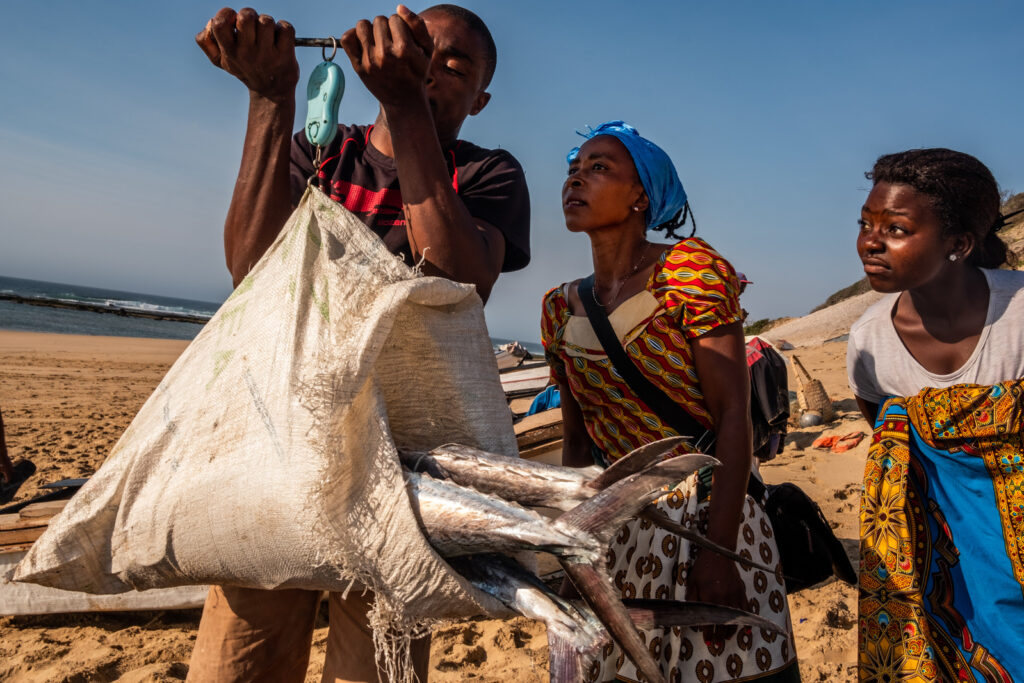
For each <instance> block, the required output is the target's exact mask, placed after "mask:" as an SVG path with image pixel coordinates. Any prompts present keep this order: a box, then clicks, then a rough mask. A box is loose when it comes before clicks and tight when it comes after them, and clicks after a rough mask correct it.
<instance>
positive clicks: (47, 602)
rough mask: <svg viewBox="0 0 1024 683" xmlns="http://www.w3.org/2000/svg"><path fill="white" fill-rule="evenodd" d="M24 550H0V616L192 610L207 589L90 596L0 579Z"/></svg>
mask: <svg viewBox="0 0 1024 683" xmlns="http://www.w3.org/2000/svg"><path fill="white" fill-rule="evenodd" d="M26 552H27V550H25V551H21V552H16V553H0V616H18V615H28V614H66V613H68V612H125V611H133V610H164V609H193V608H196V607H202V606H203V602H205V600H206V593H207V591H209V586H178V587H175V588H156V589H153V590H148V591H128V592H127V593H119V594H117V595H92V594H90V593H79V592H77V591H65V590H60V589H57V588H49V587H47V586H37V585H36V584H33V583H20V582H16V581H7V580H6V579H4V578H2V577H4V576H6V575H7V573H8V572H9V571H10V570H12V569H14V566H15V565H16V564H18V562H20V561H21V558H23V557H24V556H25V553H26Z"/></svg>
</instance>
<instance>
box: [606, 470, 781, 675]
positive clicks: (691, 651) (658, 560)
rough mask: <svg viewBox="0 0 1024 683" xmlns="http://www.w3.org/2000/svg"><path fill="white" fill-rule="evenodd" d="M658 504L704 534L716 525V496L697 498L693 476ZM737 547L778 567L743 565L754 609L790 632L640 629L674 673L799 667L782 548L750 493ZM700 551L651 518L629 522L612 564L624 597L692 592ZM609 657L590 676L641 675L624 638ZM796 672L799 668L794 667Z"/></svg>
mask: <svg viewBox="0 0 1024 683" xmlns="http://www.w3.org/2000/svg"><path fill="white" fill-rule="evenodd" d="M657 505H658V509H659V510H661V511H662V512H664V513H665V514H667V515H668V516H669V517H671V518H672V519H673V520H675V521H677V522H680V523H682V524H683V525H684V526H686V527H689V528H692V529H695V530H697V531H699V532H700V533H702V534H707V530H708V501H707V500H704V501H703V502H698V500H697V478H696V477H692V478H691V479H689V480H688V481H687V482H686V483H684V484H682V485H681V486H679V487H678V488H677V489H676V490H674V491H672V492H671V493H669V494H667V495H665V496H664V497H662V498H660V499H659V500H658V502H657ZM736 550H737V552H739V553H740V554H741V555H743V556H744V557H749V558H750V559H753V560H755V561H758V562H760V563H761V564H764V565H767V566H769V567H774V568H775V569H776V571H775V574H769V573H768V572H765V571H763V570H761V569H756V568H746V567H744V566H742V565H740V567H739V573H740V577H741V578H742V579H743V583H744V586H745V587H746V599H747V603H748V609H749V611H751V612H753V613H755V614H759V615H760V616H762V617H764V618H766V619H768V620H769V621H771V622H773V623H775V624H777V625H778V626H779V627H780V628H781V629H782V630H783V634H779V633H775V632H770V631H767V630H765V629H760V628H756V629H755V628H750V627H747V628H741V629H738V630H737V631H736V633H735V634H734V635H733V636H732V637H730V638H727V639H725V640H719V641H714V642H710V643H708V642H705V640H704V635H703V633H702V631H701V630H700V629H698V628H690V627H672V628H671V629H657V630H653V631H640V636H641V637H642V638H643V639H644V642H645V643H647V645H648V648H649V649H650V651H651V654H652V655H653V656H654V658H655V660H656V661H657V662H658V664H659V665H660V666H661V670H662V672H663V674H664V675H665V678H666V679H667V680H668V681H672V682H675V681H700V682H701V683H715V682H717V681H748V680H755V679H759V678H762V677H769V678H771V677H774V674H777V673H779V672H782V671H784V670H786V671H787V672H788V671H790V667H792V668H793V669H795V666H794V664H795V662H796V648H795V646H794V643H793V628H792V625H791V624H790V620H789V606H788V605H787V603H786V587H785V585H784V583H783V582H782V581H781V580H780V578H781V576H782V572H781V570H780V569H779V552H778V549H777V548H776V546H775V538H774V534H773V533H772V528H771V523H770V522H769V520H768V515H767V514H766V513H765V511H764V508H763V507H762V506H761V505H760V504H758V503H756V502H755V501H754V499H753V498H751V497H750V496H749V495H748V496H747V499H746V504H745V505H744V508H743V520H742V522H741V523H740V532H739V537H738V539H737V541H736ZM698 551H699V549H698V548H697V546H695V545H693V544H691V543H690V542H689V541H686V540H684V539H681V538H680V537H679V536H677V535H675V534H673V533H671V532H668V531H665V530H664V529H661V528H660V527H657V526H655V525H653V524H651V523H650V522H648V521H646V520H638V519H634V520H631V521H629V522H627V523H626V524H625V525H624V526H623V527H622V529H621V530H620V531H619V534H618V535H617V536H616V538H615V539H614V540H613V541H612V544H611V552H610V554H609V566H610V568H611V573H612V576H613V577H614V579H615V585H616V587H617V588H618V589H619V590H620V591H621V593H622V597H623V598H657V599H672V600H685V599H686V575H687V572H688V570H689V569H690V567H692V566H693V562H694V560H695V559H696V554H697V552H698ZM604 655H605V656H604V659H603V660H601V661H598V662H595V663H594V664H593V665H592V666H591V667H590V670H589V671H588V676H587V680H588V681H612V680H620V681H638V680H639V676H638V674H637V671H636V669H635V667H634V666H633V663H632V662H630V661H629V659H628V658H626V657H625V655H624V654H623V653H622V652H621V651H620V650H619V648H618V647H617V646H612V645H609V646H608V647H606V648H605V651H604ZM793 675H797V674H796V672H795V671H793Z"/></svg>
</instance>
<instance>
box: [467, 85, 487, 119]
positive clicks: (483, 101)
mask: <svg viewBox="0 0 1024 683" xmlns="http://www.w3.org/2000/svg"><path fill="white" fill-rule="evenodd" d="M490 101H491V93H489V92H484V91H483V90H481V91H480V92H478V93H477V94H476V97H475V98H474V99H473V108H472V109H470V110H469V115H470V116H476V115H477V114H479V113H480V112H482V111H483V109H484V107H486V106H487V103H488V102H490Z"/></svg>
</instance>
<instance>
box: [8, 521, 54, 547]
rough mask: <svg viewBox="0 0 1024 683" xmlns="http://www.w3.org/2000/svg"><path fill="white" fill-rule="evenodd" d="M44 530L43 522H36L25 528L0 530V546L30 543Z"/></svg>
mask: <svg viewBox="0 0 1024 683" xmlns="http://www.w3.org/2000/svg"><path fill="white" fill-rule="evenodd" d="M44 531H46V525H45V524H42V525H40V524H38V523H37V524H36V526H31V527H27V528H20V529H4V530H2V531H0V547H2V546H5V545H21V544H23V543H32V542H33V541H35V540H36V539H37V538H39V537H40V536H42V535H43V532H44Z"/></svg>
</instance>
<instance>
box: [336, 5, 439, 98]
mask: <svg viewBox="0 0 1024 683" xmlns="http://www.w3.org/2000/svg"><path fill="white" fill-rule="evenodd" d="M341 45H342V47H343V48H345V53H346V54H347V55H348V57H349V59H350V60H351V61H352V68H353V69H354V70H355V72H356V74H357V75H358V76H359V78H360V79H361V80H362V81H363V84H364V85H365V86H366V89H367V90H369V91H370V93H371V94H372V95H373V96H374V97H376V98H377V101H378V102H380V103H381V104H382V105H385V106H387V105H400V104H403V103H404V102H406V101H408V100H409V99H410V98H412V97H418V98H421V99H422V98H423V97H424V96H425V95H424V93H425V90H424V88H425V85H426V81H427V72H428V70H429V68H430V59H431V56H432V54H433V52H434V41H433V39H432V38H431V37H430V33H428V32H427V27H426V24H424V23H423V19H421V18H420V17H419V15H417V14H415V13H414V12H413V11H412V10H410V9H409V8H408V7H406V6H404V5H399V6H398V11H397V14H392V15H391V16H390V17H383V16H379V17H375V18H374V20H373V23H370V22H369V21H367V20H366V19H363V20H362V21H360V22H359V23H358V24H356V25H355V27H354V28H351V29H349V30H348V31H345V33H344V34H343V35H342V36H341Z"/></svg>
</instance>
